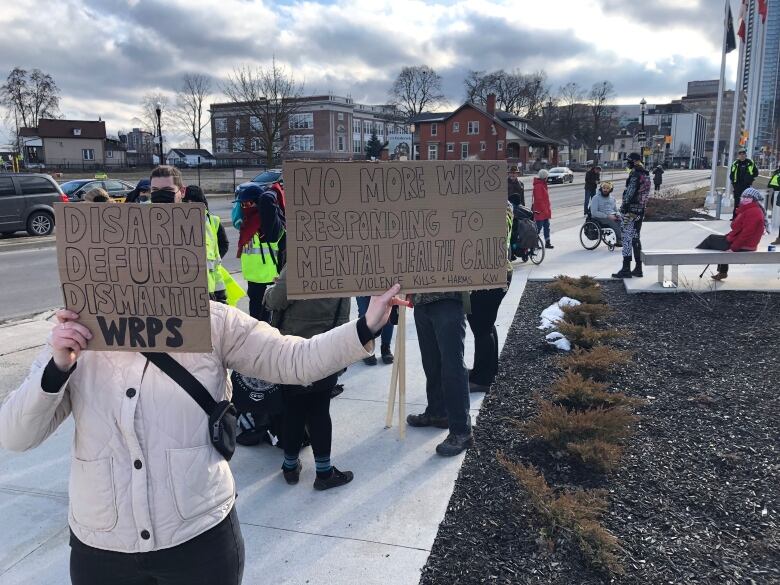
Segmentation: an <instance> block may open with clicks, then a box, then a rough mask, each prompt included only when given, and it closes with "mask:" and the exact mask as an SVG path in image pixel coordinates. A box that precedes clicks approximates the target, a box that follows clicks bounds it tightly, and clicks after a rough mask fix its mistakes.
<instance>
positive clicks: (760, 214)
mask: <svg viewBox="0 0 780 585" xmlns="http://www.w3.org/2000/svg"><path fill="white" fill-rule="evenodd" d="M763 200H764V196H763V195H762V194H761V191H759V190H758V189H754V188H753V187H748V188H747V189H745V190H744V191H743V192H742V195H741V196H740V200H739V207H738V208H737V214H736V217H735V218H734V221H732V222H731V231H730V232H729V233H727V234H726V235H725V236H722V235H719V234H712V235H710V236H707V238H706V239H705V240H704V241H703V242H702V243H701V244H699V245H698V246H696V247H697V248H701V249H704V250H722V251H728V252H754V251H755V250H756V249H757V248H758V244H759V242H760V241H761V238H762V237H763V235H764V232H768V231H769V229H768V227H769V226H768V223H767V219H766V209H764V206H763V205H762V204H761V202H762V201H763ZM728 273H729V265H728V264H719V265H718V272H717V274H714V275H713V276H712V279H713V280H724V279H725V278H726V277H727V276H728Z"/></svg>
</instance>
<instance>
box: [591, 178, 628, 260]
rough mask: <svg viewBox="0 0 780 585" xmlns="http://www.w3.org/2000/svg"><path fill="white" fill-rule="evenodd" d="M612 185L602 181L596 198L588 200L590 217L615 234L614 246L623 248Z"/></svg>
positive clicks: (621, 227)
mask: <svg viewBox="0 0 780 585" xmlns="http://www.w3.org/2000/svg"><path fill="white" fill-rule="evenodd" d="M613 188H614V187H613V186H612V183H611V182H610V181H604V182H603V183H601V186H599V188H598V190H597V191H596V196H595V197H593V199H591V200H590V216H591V218H592V219H593V220H594V221H595V222H596V223H598V224H600V225H603V226H605V227H608V228H612V231H614V232H615V238H616V239H617V241H616V242H615V245H616V246H618V247H622V246H623V226H622V225H621V221H622V218H621V217H620V213H619V212H618V208H617V202H616V201H615V196H614V195H613V194H612V190H613Z"/></svg>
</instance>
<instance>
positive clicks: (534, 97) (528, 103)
mask: <svg viewBox="0 0 780 585" xmlns="http://www.w3.org/2000/svg"><path fill="white" fill-rule="evenodd" d="M549 99H550V86H549V85H548V84H547V73H545V72H544V70H542V69H540V70H539V71H535V72H534V73H531V74H529V75H524V76H523V93H522V98H521V107H522V108H523V112H522V113H523V114H524V115H525V117H526V118H531V119H536V118H538V117H539V116H540V115H541V114H542V108H543V107H544V104H545V102H547V101H549Z"/></svg>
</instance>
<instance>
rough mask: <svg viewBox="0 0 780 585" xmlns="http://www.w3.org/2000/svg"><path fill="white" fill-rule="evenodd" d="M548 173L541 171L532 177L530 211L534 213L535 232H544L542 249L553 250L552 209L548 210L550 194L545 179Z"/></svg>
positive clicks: (544, 170)
mask: <svg viewBox="0 0 780 585" xmlns="http://www.w3.org/2000/svg"><path fill="white" fill-rule="evenodd" d="M549 174H550V173H548V172H547V170H546V169H541V170H540V171H539V173H538V174H537V175H536V177H534V202H533V203H532V204H531V210H532V211H533V212H534V221H536V232H537V233H540V232H541V231H542V230H544V247H545V248H553V247H554V246H553V245H552V243H551V242H550V218H551V217H552V209H550V192H549V191H548V187H547V177H548V176H549Z"/></svg>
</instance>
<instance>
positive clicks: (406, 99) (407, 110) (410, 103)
mask: <svg viewBox="0 0 780 585" xmlns="http://www.w3.org/2000/svg"><path fill="white" fill-rule="evenodd" d="M390 101H391V103H392V104H393V105H395V106H396V107H397V108H398V110H399V111H400V112H401V113H402V114H403V115H404V116H405V117H406V118H407V119H411V118H413V117H414V116H416V115H417V114H421V113H422V112H424V111H425V110H427V109H431V108H436V107H439V106H441V105H442V104H443V103H444V102H445V98H444V94H443V93H442V89H441V75H439V74H438V73H436V72H435V71H434V70H433V69H431V68H430V67H428V66H427V65H417V66H414V67H404V68H403V69H401V72H400V73H399V74H398V77H396V79H395V81H394V82H393V85H392V87H391V88H390Z"/></svg>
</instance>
